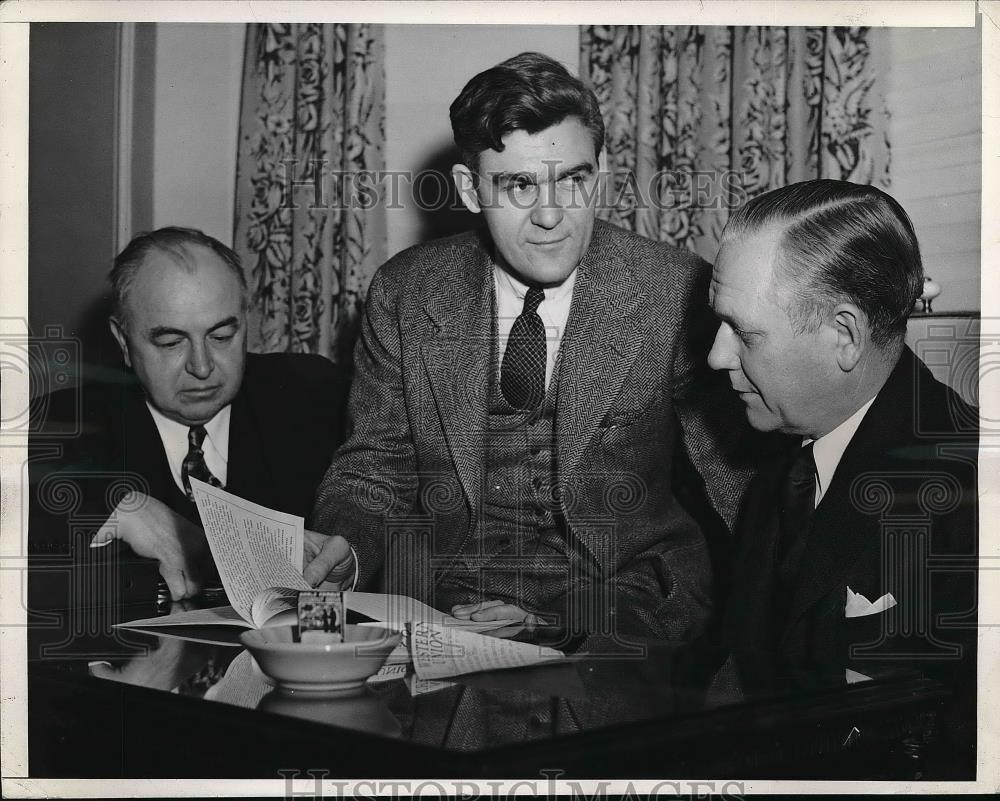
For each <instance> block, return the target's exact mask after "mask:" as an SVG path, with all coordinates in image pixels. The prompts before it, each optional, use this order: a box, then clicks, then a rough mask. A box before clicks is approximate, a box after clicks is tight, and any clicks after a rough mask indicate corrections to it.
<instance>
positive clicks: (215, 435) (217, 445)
mask: <svg viewBox="0 0 1000 801" xmlns="http://www.w3.org/2000/svg"><path fill="white" fill-rule="evenodd" d="M146 406H147V407H148V409H149V413H150V414H151V415H152V416H153V422H154V423H156V430H157V431H159V432H160V441H161V442H162V443H163V450H164V452H166V454H167V461H168V462H169V463H170V475H172V476H173V477H174V483H175V484H176V485H177V488H178V489H179V490H180V491H181V492H184V482H183V481H181V468H182V467H183V466H184V457H185V456H187V452H188V430H189V427H188V426H186V425H184V424H183V423H178V422H176V421H175V420H171V419H170V418H169V417H165V416H164V415H163V414H162V413H161V412H159V411H158V410H157V409H155V408H153V406H152V404H150V403H149V401H146ZM231 412H232V406H224V407H223V408H222V409H220V410H219V411H218V413H217V414H216V415H215V417H213V418H212V419H211V420H209V421H208V422H207V423H205V432H206V434H207V436H206V437H205V441H204V443H202V446H201V450H202V452H203V453H204V454H205V464H206V465H208V469H209V470H211V471H212V475H213V476H215V477H216V478H217V479H219V482H220V483H221V484H222V486H223V487H224V486H226V479H227V478H228V477H229V417H230V414H231Z"/></svg>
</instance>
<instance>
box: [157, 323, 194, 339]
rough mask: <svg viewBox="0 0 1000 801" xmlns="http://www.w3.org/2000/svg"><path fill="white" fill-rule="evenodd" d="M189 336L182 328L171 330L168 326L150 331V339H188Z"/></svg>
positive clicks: (161, 326)
mask: <svg viewBox="0 0 1000 801" xmlns="http://www.w3.org/2000/svg"><path fill="white" fill-rule="evenodd" d="M187 335H188V333H187V331H182V330H181V329H180V328H170V327H169V326H166V325H158V326H155V327H153V328H150V329H149V338H150V339H156V338H157V337H166V336H172V337H186V336H187Z"/></svg>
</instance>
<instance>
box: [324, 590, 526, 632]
mask: <svg viewBox="0 0 1000 801" xmlns="http://www.w3.org/2000/svg"><path fill="white" fill-rule="evenodd" d="M344 606H346V607H347V608H348V609H349V610H351V611H352V612H357V613H358V614H361V615H364V616H365V617H370V618H371V619H372V620H376V621H379V622H381V623H385V625H386V628H390V629H395V630H397V631H402V630H404V629H405V628H406V624H407V623H435V624H437V625H439V626H448V627H455V628H461V629H465V630H466V631H492V630H493V629H499V628H503V627H504V626H511V625H514V624H516V623H517V622H518V621H516V620H489V621H485V622H478V623H477V622H476V621H473V620H459V619H458V618H457V617H452V616H451V615H448V614H445V613H444V612H439V611H438V610H437V609H435V608H434V607H432V606H428V605H427V604H425V603H422V602H421V601H418V600H417V599H416V598H408V597H407V596H405V595H387V594H385V593H381V592H345V593H344Z"/></svg>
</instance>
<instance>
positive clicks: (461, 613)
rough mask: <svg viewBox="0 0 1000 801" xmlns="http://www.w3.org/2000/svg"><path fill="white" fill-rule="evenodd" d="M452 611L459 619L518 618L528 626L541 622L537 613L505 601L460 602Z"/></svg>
mask: <svg viewBox="0 0 1000 801" xmlns="http://www.w3.org/2000/svg"><path fill="white" fill-rule="evenodd" d="M451 613H452V615H454V616H455V617H457V618H458V619H459V620H474V621H476V622H477V623H480V622H484V621H488V620H516V621H518V622H520V623H523V624H524V625H526V626H535V625H538V624H539V623H540V622H541V621H540V620H539V618H538V617H537V616H536V615H533V614H531V613H530V612H525V611H524V610H523V609H521V607H519V606H514V604H509V603H505V602H504V601H483V602H482V603H478V604H458V605H456V606H453V607H452V608H451Z"/></svg>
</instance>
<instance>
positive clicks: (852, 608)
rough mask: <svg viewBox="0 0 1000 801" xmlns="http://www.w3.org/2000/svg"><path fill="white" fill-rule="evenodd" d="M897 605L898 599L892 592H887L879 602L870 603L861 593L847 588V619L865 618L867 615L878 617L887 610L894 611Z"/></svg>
mask: <svg viewBox="0 0 1000 801" xmlns="http://www.w3.org/2000/svg"><path fill="white" fill-rule="evenodd" d="M895 605H896V599H895V598H893V597H892V593H891V592H887V593H886V594H885V595H883V596H882V597H881V598H879V599H878V600H877V601H874V602H872V601H869V600H868V599H867V598H865V596H863V595H862V594H861V593H860V592H854V590H852V589H851V588H850V587H848V588H847V609H846V610H845V611H846V615H847V617H865V615H877V614H879V613H880V612H884V611H885V610H886V609H892V607H894V606H895Z"/></svg>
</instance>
